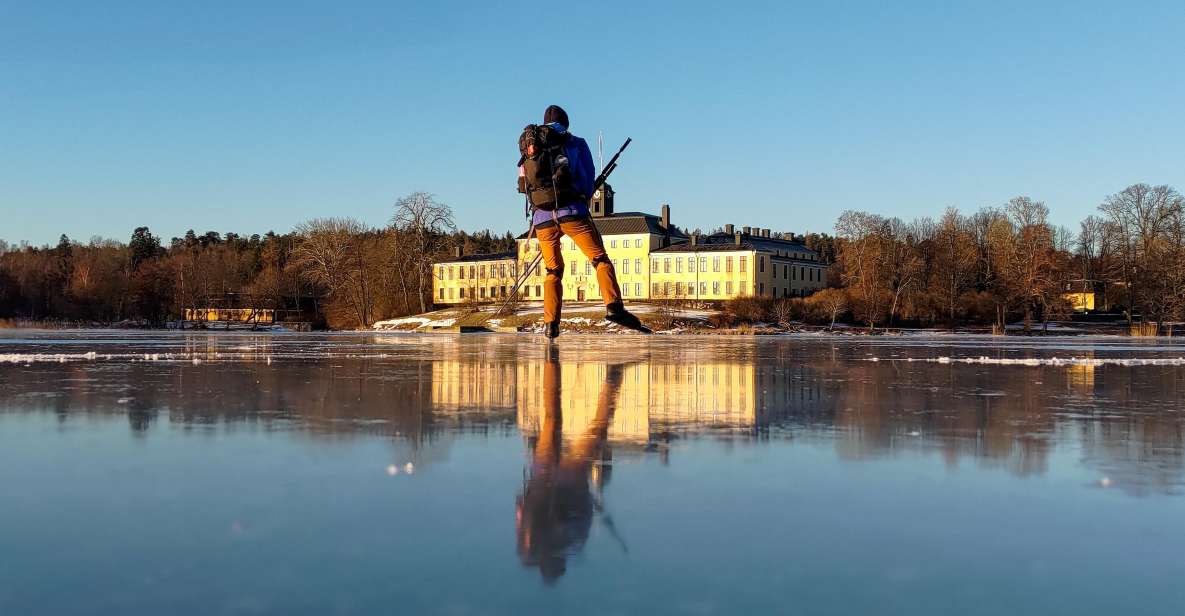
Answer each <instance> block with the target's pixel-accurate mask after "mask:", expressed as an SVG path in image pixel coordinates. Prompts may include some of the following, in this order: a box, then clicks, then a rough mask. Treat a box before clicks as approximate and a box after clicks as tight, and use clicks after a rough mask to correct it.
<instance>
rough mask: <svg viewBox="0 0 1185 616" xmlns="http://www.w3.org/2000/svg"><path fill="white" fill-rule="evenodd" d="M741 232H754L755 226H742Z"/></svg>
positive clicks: (746, 233)
mask: <svg viewBox="0 0 1185 616" xmlns="http://www.w3.org/2000/svg"><path fill="white" fill-rule="evenodd" d="M741 232H742V233H744V234H745V235H749V234H750V233H752V232H753V227H741Z"/></svg>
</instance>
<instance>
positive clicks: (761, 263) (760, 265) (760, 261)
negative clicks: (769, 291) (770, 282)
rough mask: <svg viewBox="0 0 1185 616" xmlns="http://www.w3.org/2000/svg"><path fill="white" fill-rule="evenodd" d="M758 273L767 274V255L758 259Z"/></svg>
mask: <svg viewBox="0 0 1185 616" xmlns="http://www.w3.org/2000/svg"><path fill="white" fill-rule="evenodd" d="M757 271H759V272H761V273H762V274H764V273H765V255H761V256H760V257H758V258H757ZM762 293H765V291H762Z"/></svg>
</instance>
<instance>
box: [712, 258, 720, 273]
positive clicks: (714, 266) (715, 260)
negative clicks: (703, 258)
mask: <svg viewBox="0 0 1185 616" xmlns="http://www.w3.org/2000/svg"><path fill="white" fill-rule="evenodd" d="M712 271H713V272H718V271H720V257H712Z"/></svg>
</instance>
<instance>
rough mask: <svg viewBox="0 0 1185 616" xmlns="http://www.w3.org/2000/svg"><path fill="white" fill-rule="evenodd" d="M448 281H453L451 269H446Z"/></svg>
mask: <svg viewBox="0 0 1185 616" xmlns="http://www.w3.org/2000/svg"><path fill="white" fill-rule="evenodd" d="M448 279H449V280H452V279H453V268H452V267H449V268H448Z"/></svg>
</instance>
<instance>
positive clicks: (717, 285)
mask: <svg viewBox="0 0 1185 616" xmlns="http://www.w3.org/2000/svg"><path fill="white" fill-rule="evenodd" d="M712 295H720V282H719V281H715V282H713V283H712Z"/></svg>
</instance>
